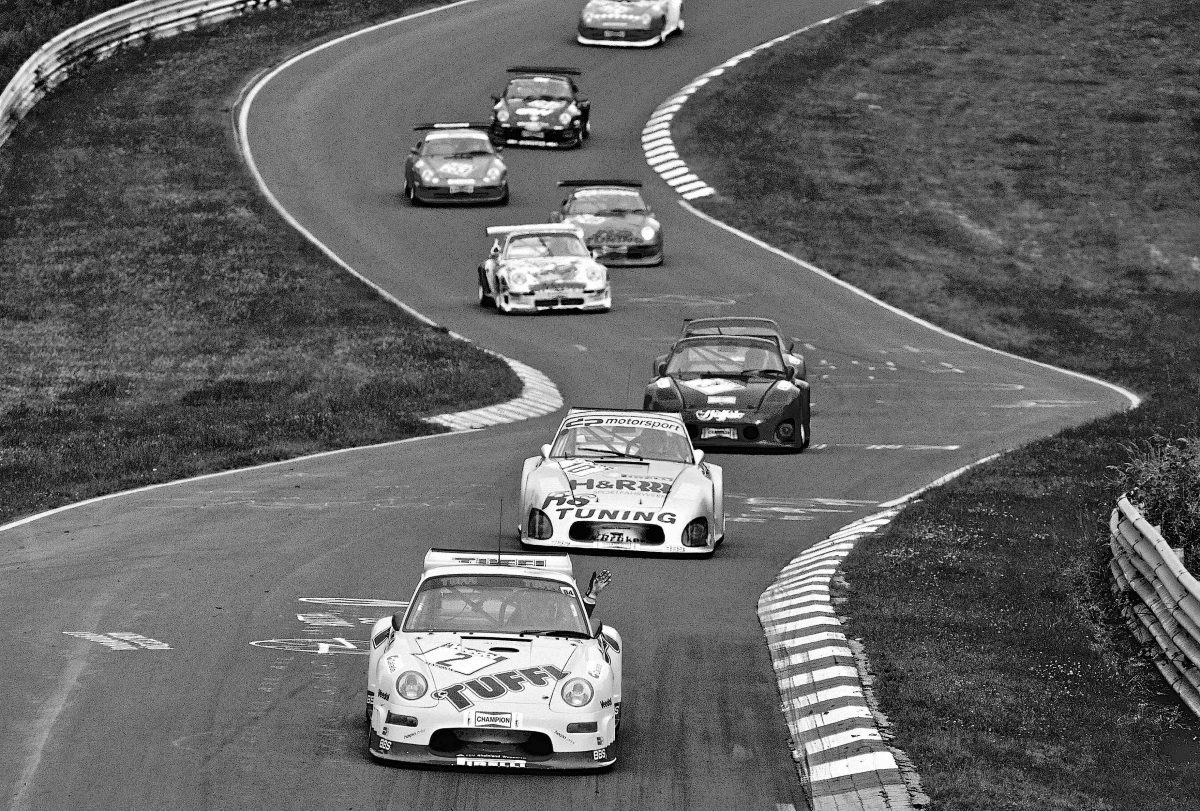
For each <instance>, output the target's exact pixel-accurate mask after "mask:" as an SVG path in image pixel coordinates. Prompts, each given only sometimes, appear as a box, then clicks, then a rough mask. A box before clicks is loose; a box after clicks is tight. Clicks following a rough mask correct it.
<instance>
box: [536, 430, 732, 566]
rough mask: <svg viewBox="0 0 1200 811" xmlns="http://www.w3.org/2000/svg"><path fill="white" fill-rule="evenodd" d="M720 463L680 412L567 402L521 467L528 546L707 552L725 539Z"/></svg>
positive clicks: (723, 493) (697, 553)
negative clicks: (691, 435)
mask: <svg viewBox="0 0 1200 811" xmlns="http://www.w3.org/2000/svg"><path fill="white" fill-rule="evenodd" d="M724 501H725V489H724V473H723V471H722V470H721V468H720V467H719V466H718V465H714V464H710V463H709V462H706V461H704V453H703V451H698V450H695V449H693V447H692V443H691V442H690V441H689V440H688V432H687V428H686V427H685V426H684V423H683V420H682V419H681V418H680V417H679V415H678V414H647V413H646V412H644V411H630V410H621V409H584V408H572V409H571V410H570V411H569V412H567V416H566V418H565V419H564V420H563V421H562V424H561V425H560V426H559V429H558V433H557V434H556V435H555V437H554V442H552V443H550V444H547V445H543V446H542V452H541V455H540V456H535V457H532V458H530V459H526V460H525V463H524V465H523V466H522V469H521V512H520V515H521V517H522V521H523V522H524V523H523V524H522V525H521V526H520V527H519V528H518V531H519V533H520V537H521V543H522V544H524V545H526V546H534V547H541V546H549V547H575V548H578V549H619V550H624V551H636V552H655V553H664V554H666V553H669V554H680V555H703V556H707V555H711V554H712V553H713V551H714V550H715V549H716V547H717V545H718V544H720V543H721V542H722V541H723V540H724V539H725V505H724Z"/></svg>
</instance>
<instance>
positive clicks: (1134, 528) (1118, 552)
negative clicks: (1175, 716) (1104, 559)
mask: <svg viewBox="0 0 1200 811" xmlns="http://www.w3.org/2000/svg"><path fill="white" fill-rule="evenodd" d="M1108 527H1109V547H1110V548H1111V550H1112V555H1113V558H1112V560H1111V561H1110V562H1109V565H1108V568H1109V571H1110V572H1111V573H1112V577H1113V592H1114V593H1115V594H1116V595H1117V598H1118V600H1119V601H1120V603H1121V613H1122V614H1123V615H1124V617H1125V620H1126V622H1127V624H1128V625H1129V628H1130V630H1131V631H1132V632H1133V635H1134V636H1135V637H1137V639H1138V641H1139V642H1140V643H1141V644H1142V645H1143V647H1144V648H1145V649H1146V650H1147V651H1148V652H1149V654H1150V657H1151V659H1152V660H1153V662H1154V664H1155V666H1156V667H1157V668H1158V670H1159V672H1161V673H1162V675H1163V678H1165V679H1166V680H1167V683H1168V684H1170V685H1171V688H1172V689H1173V690H1174V691H1175V692H1176V693H1178V694H1179V697H1180V698H1181V699H1183V703H1184V704H1186V705H1187V706H1188V709H1190V710H1191V711H1192V712H1193V713H1195V714H1196V715H1197V716H1200V583H1198V582H1197V581H1196V578H1195V577H1193V576H1192V575H1191V573H1190V572H1188V570H1187V568H1185V567H1184V565H1183V562H1182V561H1181V560H1180V559H1179V556H1178V555H1177V554H1176V553H1175V551H1174V550H1173V549H1171V547H1170V546H1169V545H1168V544H1167V542H1166V541H1165V540H1164V539H1163V537H1162V535H1161V534H1160V533H1159V531H1158V529H1156V528H1155V527H1153V526H1151V525H1150V522H1149V521H1147V520H1146V519H1145V518H1144V517H1143V516H1142V514H1141V512H1140V511H1139V510H1138V508H1137V507H1135V506H1134V505H1133V504H1131V503H1130V502H1129V500H1128V498H1126V497H1125V496H1122V497H1121V498H1120V499H1119V500H1118V501H1117V506H1116V509H1114V510H1113V511H1112V516H1111V518H1110V519H1109V523H1108Z"/></svg>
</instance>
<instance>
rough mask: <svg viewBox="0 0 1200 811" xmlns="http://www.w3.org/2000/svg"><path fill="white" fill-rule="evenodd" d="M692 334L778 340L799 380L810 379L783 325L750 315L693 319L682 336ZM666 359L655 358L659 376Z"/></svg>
mask: <svg viewBox="0 0 1200 811" xmlns="http://www.w3.org/2000/svg"><path fill="white" fill-rule="evenodd" d="M690 335H751V336H753V337H755V338H766V339H768V340H771V341H774V342H775V343H777V344H778V345H779V351H780V352H782V353H783V359H784V361H785V362H786V363H787V365H788V366H791V367H792V368H793V369H795V370H796V379H797V380H808V366H807V365H806V364H805V362H804V356H803V355H802V354H800V353H799V352H797V351H796V344H797V343H799V341H797V339H795V338H785V337H783V332H782V331H781V330H780V329H779V325H778V324H777V323H775V322H774V321H772V320H771V319H770V318H758V317H755V316H747V315H728V316H715V317H712V318H689V319H687V320H685V321H684V322H683V334H682V335H681V336H680V337H681V338H687V337H688V336H690ZM666 359H667V356H666V355H659V356H658V357H657V358H655V359H654V366H653V367H652V369H651V371H650V373H651V374H653V375H657V374H658V365H659V364H660V363H662V362H663V361H665V360H666Z"/></svg>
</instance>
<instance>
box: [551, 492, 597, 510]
mask: <svg viewBox="0 0 1200 811" xmlns="http://www.w3.org/2000/svg"><path fill="white" fill-rule="evenodd" d="M596 498H597V497H596V496H594V495H591V494H590V493H580V494H579V495H575V494H574V493H550V494H549V495H547V496H546V500H545V501H543V502H542V509H543V510H545V509H546V508H547V507H551V506H553V507H586V506H587V505H589V504H591V503H592V502H593V501H595V500H596Z"/></svg>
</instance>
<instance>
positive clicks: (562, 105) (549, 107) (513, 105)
mask: <svg viewBox="0 0 1200 811" xmlns="http://www.w3.org/2000/svg"><path fill="white" fill-rule="evenodd" d="M568 107H570V108H572V109H571V112H572V113H575V112H578V108H576V107H575V103H574V102H573V101H572V100H571V99H541V98H538V99H501V100H500V101H499V102H498V103H497V105H496V109H497V110H507V111H508V112H509V114H510V115H511V116H512V121H532V122H535V123H542V124H557V123H559V122H558V116H559V115H560V114H561V113H562V112H563V111H564V110H566V109H567V108H568ZM510 123H511V121H510Z"/></svg>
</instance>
